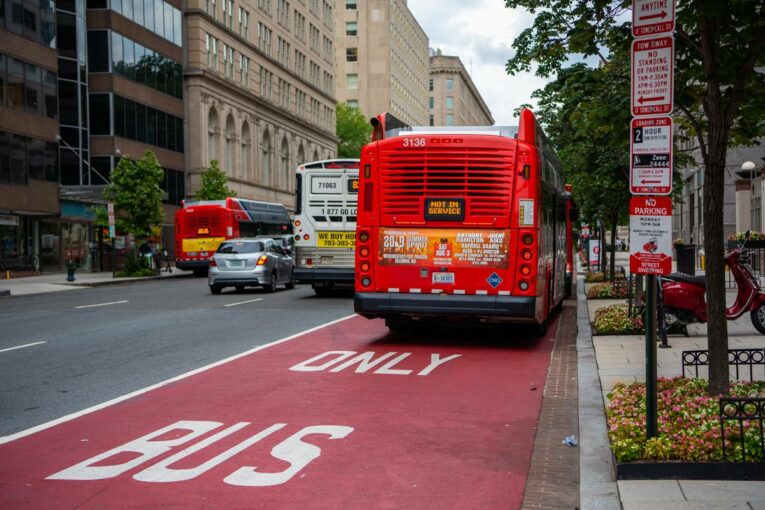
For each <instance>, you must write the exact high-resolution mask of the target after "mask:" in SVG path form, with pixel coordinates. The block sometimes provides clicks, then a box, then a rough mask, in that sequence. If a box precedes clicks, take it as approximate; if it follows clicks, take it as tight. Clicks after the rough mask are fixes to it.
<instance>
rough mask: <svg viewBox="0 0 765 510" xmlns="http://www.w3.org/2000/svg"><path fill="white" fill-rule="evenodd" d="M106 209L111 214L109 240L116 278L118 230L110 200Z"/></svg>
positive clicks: (113, 274) (113, 273)
mask: <svg viewBox="0 0 765 510" xmlns="http://www.w3.org/2000/svg"><path fill="white" fill-rule="evenodd" d="M106 211H107V214H108V215H109V240H110V244H111V245H112V255H111V259H112V278H114V276H115V274H116V273H117V270H116V268H115V267H114V248H115V242H114V238H115V237H117V231H116V228H115V226H114V204H113V203H111V202H109V203H108V204H107V205H106Z"/></svg>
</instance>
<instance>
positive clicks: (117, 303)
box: [75, 299, 128, 308]
mask: <svg viewBox="0 0 765 510" xmlns="http://www.w3.org/2000/svg"><path fill="white" fill-rule="evenodd" d="M127 302H128V300H127V299H125V300H122V301H110V302H109V303H97V304H95V305H82V306H75V308H95V307H96V306H109V305H120V304H122V303H127Z"/></svg>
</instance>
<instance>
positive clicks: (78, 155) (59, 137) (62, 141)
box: [56, 135, 111, 184]
mask: <svg viewBox="0 0 765 510" xmlns="http://www.w3.org/2000/svg"><path fill="white" fill-rule="evenodd" d="M56 141H57V142H60V143H63V144H64V146H65V147H66V148H67V149H69V150H70V151H72V152H73V153H74V155H75V156H77V157H78V158H79V159H80V161H82V162H83V163H85V164H86V165H88V169H89V170H90V171H91V172H93V173H94V174H96V175H97V176H99V177H100V178H101V179H103V181H104V182H105V183H106V184H111V183H110V182H109V179H107V178H106V177H104V176H103V175H101V172H99V171H98V170H96V169H95V168H93V167H92V166H90V163H89V162H88V161H86V160H84V159H82V156H81V155H80V153H79V152H77V151H76V150H74V149H73V148H72V146H71V145H69V144H68V143H66V140H64V139H63V138H61V135H56Z"/></svg>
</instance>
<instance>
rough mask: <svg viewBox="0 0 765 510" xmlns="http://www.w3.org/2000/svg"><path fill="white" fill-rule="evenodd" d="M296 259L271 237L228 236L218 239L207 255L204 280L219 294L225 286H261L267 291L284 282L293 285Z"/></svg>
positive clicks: (240, 287) (290, 287)
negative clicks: (211, 251) (219, 241)
mask: <svg viewBox="0 0 765 510" xmlns="http://www.w3.org/2000/svg"><path fill="white" fill-rule="evenodd" d="M294 269H295V260H294V259H293V258H292V257H291V256H290V255H289V254H288V253H287V252H286V251H284V249H283V248H282V247H281V246H279V244H278V243H277V242H276V241H274V240H272V239H229V240H227V241H224V242H223V243H221V245H220V246H219V247H218V250H217V251H216V252H215V255H213V257H212V258H211V259H210V271H209V272H208V273H207V284H208V285H209V286H210V292H212V293H213V294H220V293H221V291H222V290H223V289H224V288H225V287H236V290H242V289H244V288H245V287H248V286H250V287H251V286H260V287H263V288H264V289H266V291H267V292H273V291H274V290H276V286H277V285H279V284H284V286H285V287H286V288H288V289H292V288H294V287H295V280H294V277H293V275H292V274H293V271H294Z"/></svg>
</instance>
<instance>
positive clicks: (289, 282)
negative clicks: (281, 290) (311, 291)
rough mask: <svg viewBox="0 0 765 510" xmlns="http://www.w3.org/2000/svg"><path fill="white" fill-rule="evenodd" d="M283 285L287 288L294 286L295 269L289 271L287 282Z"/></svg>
mask: <svg viewBox="0 0 765 510" xmlns="http://www.w3.org/2000/svg"><path fill="white" fill-rule="evenodd" d="M285 286H286V287H287V288H288V289H294V288H295V271H290V279H289V280H288V281H287V284H286V285H285Z"/></svg>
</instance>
